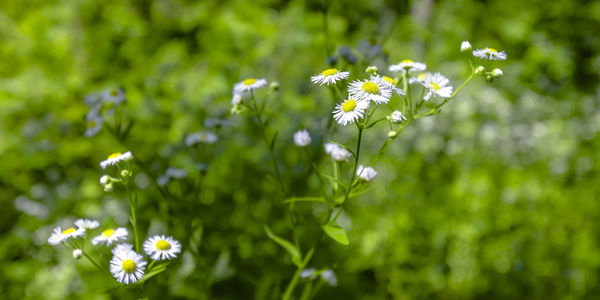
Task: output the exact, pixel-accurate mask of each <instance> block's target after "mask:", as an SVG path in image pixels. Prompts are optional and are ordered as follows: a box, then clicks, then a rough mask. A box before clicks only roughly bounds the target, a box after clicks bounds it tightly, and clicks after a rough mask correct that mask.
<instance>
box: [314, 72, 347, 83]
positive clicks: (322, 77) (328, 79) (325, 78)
mask: <svg viewBox="0 0 600 300" xmlns="http://www.w3.org/2000/svg"><path fill="white" fill-rule="evenodd" d="M348 76H350V72H340V71H339V70H338V69H327V70H325V71H323V72H321V73H320V74H317V75H315V76H312V77H310V81H312V82H313V83H314V84H318V85H324V84H325V85H329V84H331V83H333V84H335V83H336V82H338V81H339V80H344V79H347V78H348Z"/></svg>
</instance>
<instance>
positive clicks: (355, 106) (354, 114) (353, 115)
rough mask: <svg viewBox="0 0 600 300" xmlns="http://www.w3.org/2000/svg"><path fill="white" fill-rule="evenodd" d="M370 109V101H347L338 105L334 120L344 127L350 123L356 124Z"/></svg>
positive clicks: (334, 111)
mask: <svg viewBox="0 0 600 300" xmlns="http://www.w3.org/2000/svg"><path fill="white" fill-rule="evenodd" d="M367 108H369V100H354V99H347V100H345V101H344V102H343V103H338V104H337V105H336V106H335V109H334V110H333V118H334V119H335V121H336V122H338V123H339V124H340V125H342V126H346V124H348V123H354V122H356V120H358V119H362V118H363V117H364V115H365V110H366V109H367Z"/></svg>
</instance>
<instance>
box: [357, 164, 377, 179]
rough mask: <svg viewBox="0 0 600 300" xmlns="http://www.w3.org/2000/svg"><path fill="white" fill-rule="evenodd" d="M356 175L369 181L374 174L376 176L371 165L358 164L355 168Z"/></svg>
mask: <svg viewBox="0 0 600 300" xmlns="http://www.w3.org/2000/svg"><path fill="white" fill-rule="evenodd" d="M356 176H358V177H360V179H362V180H364V181H371V180H373V178H375V176H377V171H375V169H373V168H371V167H365V166H363V165H359V166H358V168H357V169H356Z"/></svg>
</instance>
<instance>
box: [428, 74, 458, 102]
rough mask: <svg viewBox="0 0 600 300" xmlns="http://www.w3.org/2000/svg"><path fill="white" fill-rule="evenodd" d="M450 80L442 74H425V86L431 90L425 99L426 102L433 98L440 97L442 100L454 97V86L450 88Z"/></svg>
mask: <svg viewBox="0 0 600 300" xmlns="http://www.w3.org/2000/svg"><path fill="white" fill-rule="evenodd" d="M449 83H450V80H448V78H446V77H444V75H442V74H440V73H435V74H431V73H427V74H425V81H424V82H423V86H424V87H425V88H426V89H429V92H427V95H425V97H424V98H423V99H424V100H425V101H427V100H429V98H431V97H432V96H439V97H442V98H449V97H450V96H452V86H449V85H448V84H449Z"/></svg>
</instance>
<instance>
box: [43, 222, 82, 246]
mask: <svg viewBox="0 0 600 300" xmlns="http://www.w3.org/2000/svg"><path fill="white" fill-rule="evenodd" d="M83 235H85V228H77V229H75V227H70V228H67V229H65V230H61V228H60V226H59V227H57V228H55V229H54V231H53V232H52V234H51V235H50V238H48V243H49V244H50V245H58V244H60V243H62V242H64V241H66V240H68V239H70V238H78V237H82V236H83Z"/></svg>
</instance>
